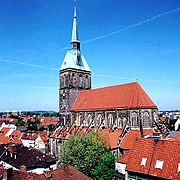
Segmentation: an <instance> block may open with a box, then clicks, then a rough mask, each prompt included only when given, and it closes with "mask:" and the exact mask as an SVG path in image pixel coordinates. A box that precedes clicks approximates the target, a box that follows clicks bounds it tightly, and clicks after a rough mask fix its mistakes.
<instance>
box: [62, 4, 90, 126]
mask: <svg viewBox="0 0 180 180" xmlns="http://www.w3.org/2000/svg"><path fill="white" fill-rule="evenodd" d="M80 45H81V44H80V40H79V35H78V26H77V13H76V1H74V18H73V29H72V38H71V46H72V47H71V49H70V50H68V51H67V53H66V56H65V58H64V60H63V63H62V65H61V68H60V72H59V76H60V86H59V115H60V123H61V125H68V124H69V123H70V120H71V112H70V110H71V108H72V106H73V104H74V102H75V100H76V98H77V97H78V95H79V92H80V91H81V90H88V89H91V70H90V68H89V66H88V64H87V62H86V60H85V58H84V56H83V55H82V52H81V46H80Z"/></svg>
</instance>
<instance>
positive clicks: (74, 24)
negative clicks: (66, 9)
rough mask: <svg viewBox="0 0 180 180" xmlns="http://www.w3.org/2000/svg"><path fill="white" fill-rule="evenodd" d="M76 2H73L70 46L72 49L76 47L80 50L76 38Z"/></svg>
mask: <svg viewBox="0 0 180 180" xmlns="http://www.w3.org/2000/svg"><path fill="white" fill-rule="evenodd" d="M76 8H77V6H76V0H74V20H73V29H72V39H71V44H72V46H73V47H77V48H78V49H79V50H80V41H79V36H78V26H77V12H76Z"/></svg>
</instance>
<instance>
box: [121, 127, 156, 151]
mask: <svg viewBox="0 0 180 180" xmlns="http://www.w3.org/2000/svg"><path fill="white" fill-rule="evenodd" d="M143 133H144V135H153V129H145V130H143ZM140 138H141V133H140V130H130V131H129V132H128V133H127V134H126V135H125V136H124V138H123V139H122V141H121V144H120V148H121V149H131V148H132V147H133V145H134V142H135V140H136V139H140Z"/></svg>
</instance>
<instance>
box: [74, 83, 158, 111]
mask: <svg viewBox="0 0 180 180" xmlns="http://www.w3.org/2000/svg"><path fill="white" fill-rule="evenodd" d="M135 108H157V106H156V105H155V104H154V103H153V101H152V100H151V99H150V97H149V96H148V95H147V93H146V92H145V91H144V89H143V88H142V87H141V86H140V85H139V83H137V82H133V83H129V84H122V85H117V86H109V87H104V88H98V89H92V90H85V91H81V92H80V94H79V96H78V98H77V100H76V101H75V104H74V106H73V107H72V111H83V110H104V109H135Z"/></svg>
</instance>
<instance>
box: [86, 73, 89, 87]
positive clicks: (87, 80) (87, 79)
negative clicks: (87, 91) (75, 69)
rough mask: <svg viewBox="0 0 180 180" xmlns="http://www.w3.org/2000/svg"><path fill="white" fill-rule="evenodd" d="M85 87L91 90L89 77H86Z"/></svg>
mask: <svg viewBox="0 0 180 180" xmlns="http://www.w3.org/2000/svg"><path fill="white" fill-rule="evenodd" d="M85 86H86V88H89V77H88V75H86V79H85Z"/></svg>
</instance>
